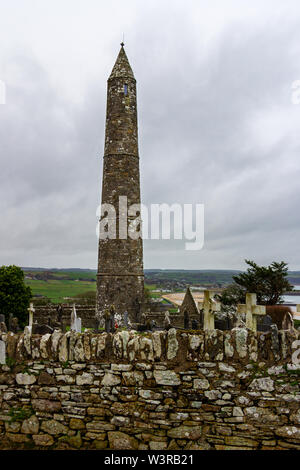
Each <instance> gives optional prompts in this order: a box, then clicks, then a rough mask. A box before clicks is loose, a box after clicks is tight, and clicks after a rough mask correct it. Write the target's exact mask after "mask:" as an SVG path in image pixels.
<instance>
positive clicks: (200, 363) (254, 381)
mask: <svg viewBox="0 0 300 470" xmlns="http://www.w3.org/2000/svg"><path fill="white" fill-rule="evenodd" d="M1 340H2V341H4V342H5V347H6V364H4V365H2V366H0V368H1V369H0V393H1V395H0V448H1V449H21V448H24V449H31V448H33V449H145V450H146V449H150V450H154V449H174V450H176V449H253V450H254V449H266V450H267V449H278V450H279V449H300V429H299V424H300V411H299V402H300V393H299V368H297V367H299V366H297V365H296V364H297V362H298V359H299V356H300V354H299V351H298V349H299V347H300V341H299V332H294V333H293V334H291V333H289V332H285V331H280V332H279V334H278V335H277V334H274V333H272V334H267V335H260V334H257V335H255V334H253V333H251V332H250V331H248V330H245V329H235V330H232V331H226V332H222V331H218V330H215V331H212V332H203V331H197V332H196V331H185V332H178V331H177V332H176V330H175V329H171V330H169V332H168V333H167V332H155V333H153V334H144V333H142V334H137V333H136V332H128V331H121V332H119V333H116V334H114V335H111V334H106V333H102V334H98V335H94V334H79V333H73V332H72V333H71V332H68V333H66V334H62V333H61V332H59V331H58V330H57V331H55V332H54V333H53V334H52V335H44V336H42V337H41V336H35V335H34V336H31V335H30V332H29V331H28V330H26V331H25V334H22V335H13V334H12V333H8V334H2V336H1ZM2 344H3V343H2ZM2 360H3V357H2Z"/></svg>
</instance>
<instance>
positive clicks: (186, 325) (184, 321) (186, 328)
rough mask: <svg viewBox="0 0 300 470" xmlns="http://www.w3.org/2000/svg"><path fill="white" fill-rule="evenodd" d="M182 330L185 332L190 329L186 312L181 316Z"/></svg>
mask: <svg viewBox="0 0 300 470" xmlns="http://www.w3.org/2000/svg"><path fill="white" fill-rule="evenodd" d="M183 328H184V329H185V330H188V329H189V328H190V316H189V312H188V311H187V310H185V311H184V314H183Z"/></svg>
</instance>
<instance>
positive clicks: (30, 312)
mask: <svg viewBox="0 0 300 470" xmlns="http://www.w3.org/2000/svg"><path fill="white" fill-rule="evenodd" d="M27 310H28V312H29V323H28V326H29V328H30V329H31V328H32V325H33V314H34V312H35V309H34V308H33V304H32V303H31V304H30V307H29V308H28V309H27Z"/></svg>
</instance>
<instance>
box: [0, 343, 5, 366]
mask: <svg viewBox="0 0 300 470" xmlns="http://www.w3.org/2000/svg"><path fill="white" fill-rule="evenodd" d="M0 364H6V353H5V343H4V341H2V340H0Z"/></svg>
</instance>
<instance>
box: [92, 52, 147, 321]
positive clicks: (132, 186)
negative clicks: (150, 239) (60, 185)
mask: <svg viewBox="0 0 300 470" xmlns="http://www.w3.org/2000/svg"><path fill="white" fill-rule="evenodd" d="M125 197H126V198H127V200H126V199H125V204H126V207H124V208H123V207H122V209H121V210H120V209H119V202H120V198H122V200H123V201H124V198H125ZM140 202H141V197H140V170H139V151H138V122H137V100H136V80H135V78H134V74H133V71H132V69H131V66H130V64H129V61H128V58H127V55H126V53H125V50H124V44H123V43H121V49H120V52H119V55H118V57H117V60H116V62H115V65H114V67H113V69H112V72H111V74H110V76H109V78H108V84H107V108H106V129H105V145H104V158H103V179H102V200H101V204H102V207H103V204H111V205H112V206H113V207H114V209H115V213H116V226H115V229H116V230H115V233H116V237H115V238H109V237H107V238H106V236H105V233H103V232H105V228H104V229H103V230H102V231H101V228H100V236H99V252H98V273H97V298H96V316H97V318H99V319H101V318H103V315H104V311H105V309H107V308H109V307H110V306H111V305H114V307H115V310H116V312H118V313H119V314H121V315H123V314H124V312H126V311H127V312H128V314H129V318H130V320H131V321H133V322H137V321H139V319H140V315H141V307H142V304H143V299H144V271H143V240H142V237H141V236H140V237H138V238H137V239H133V238H130V237H128V236H127V237H126V238H124V227H121V223H123V222H120V220H119V217H120V216H123V218H122V220H124V219H125V225H126V227H125V228H126V230H127V229H128V227H130V224H131V223H132V222H133V221H134V220H135V219H136V216H132V215H128V212H127V210H128V207H130V206H131V205H132V204H140ZM137 215H138V214H137ZM107 216H108V213H107V212H106V213H105V212H104V213H102V218H103V217H107ZM100 221H101V218H100ZM100 227H101V224H100ZM140 229H141V227H140ZM121 232H122V233H121Z"/></svg>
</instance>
